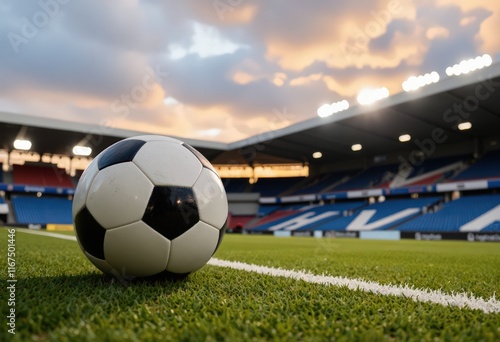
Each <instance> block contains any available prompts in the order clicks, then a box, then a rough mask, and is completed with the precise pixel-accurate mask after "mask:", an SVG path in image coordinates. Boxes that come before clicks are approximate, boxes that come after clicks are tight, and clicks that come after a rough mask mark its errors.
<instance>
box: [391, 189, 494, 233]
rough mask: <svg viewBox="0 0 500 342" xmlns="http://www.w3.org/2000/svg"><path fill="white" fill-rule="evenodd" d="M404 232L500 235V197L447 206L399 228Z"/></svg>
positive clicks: (470, 198)
mask: <svg viewBox="0 0 500 342" xmlns="http://www.w3.org/2000/svg"><path fill="white" fill-rule="evenodd" d="M397 229H398V230H401V231H455V232H458V231H464V232H471V231H481V232H490V231H500V195H477V196H476V195H474V196H467V195H465V196H464V197H462V198H460V199H458V200H455V201H451V202H448V203H445V204H443V205H442V207H441V208H438V210H437V211H436V212H434V213H428V214H426V215H422V216H420V217H417V218H415V219H414V220H411V221H409V222H406V223H404V224H402V225H401V226H399V227H398V228H397Z"/></svg>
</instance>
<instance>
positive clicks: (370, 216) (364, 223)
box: [314, 197, 441, 231]
mask: <svg viewBox="0 0 500 342" xmlns="http://www.w3.org/2000/svg"><path fill="white" fill-rule="evenodd" d="M440 200H441V198H440V197H428V198H418V199H390V200H387V201H385V202H381V203H375V204H372V205H369V206H367V207H363V208H361V209H360V210H358V211H356V212H355V213H353V215H350V216H344V217H339V218H336V219H333V220H330V221H328V222H325V223H323V224H321V225H318V226H315V227H314V230H353V231H357V230H385V229H390V228H393V227H395V226H397V225H398V224H400V223H402V222H405V221H407V220H410V219H411V218H414V217H416V216H418V215H421V214H422V213H423V212H425V211H426V210H427V208H428V207H429V206H432V205H434V204H435V203H437V202H439V201H440Z"/></svg>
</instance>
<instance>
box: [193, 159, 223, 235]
mask: <svg viewBox="0 0 500 342" xmlns="http://www.w3.org/2000/svg"><path fill="white" fill-rule="evenodd" d="M193 192H194V195H195V197H196V203H197V204H198V212H199V215H200V220H201V221H203V222H205V223H208V224H210V225H212V226H214V227H216V228H217V229H220V228H222V226H223V225H224V223H225V222H226V220H227V215H228V205H227V196H226V191H225V190H224V185H223V184H222V181H221V180H220V178H219V176H218V175H216V174H215V173H214V172H213V171H211V170H209V169H207V168H203V170H202V171H201V174H200V177H198V180H197V181H196V183H195V184H194V186H193Z"/></svg>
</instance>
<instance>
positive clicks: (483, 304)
mask: <svg viewBox="0 0 500 342" xmlns="http://www.w3.org/2000/svg"><path fill="white" fill-rule="evenodd" d="M16 231H17V232H23V233H30V234H36V235H45V236H50V237H55V238H59V239H65V240H73V241H76V237H75V236H70V235H63V234H57V233H47V232H40V231H32V230H20V229H17V230H16ZM208 264H209V265H212V266H218V267H226V268H232V269H235V270H241V271H246V272H254V273H258V274H264V275H270V276H274V277H284V278H291V279H296V280H302V281H306V282H308V283H312V284H322V285H328V286H337V287H343V286H345V287H347V288H348V289H350V290H358V291H363V292H369V293H374V294H379V295H383V296H398V297H405V298H411V299H412V300H413V301H415V302H424V303H434V304H440V305H442V306H456V307H459V308H465V309H473V310H481V311H483V312H484V313H487V314H489V313H500V302H499V301H497V300H496V299H495V296H493V297H491V298H490V299H488V300H485V299H483V298H480V297H479V298H476V297H474V296H473V295H468V294H466V293H456V294H447V293H444V292H442V291H440V290H430V289H427V290H426V289H424V290H422V289H415V288H412V287H409V286H408V285H404V286H401V285H382V284H379V283H376V282H373V281H366V280H361V279H349V278H344V277H333V276H328V275H315V274H312V273H309V272H304V271H294V270H285V269H282V268H274V267H266V266H260V265H254V264H246V263H243V262H239V261H228V260H221V259H216V258H212V259H210V260H209V261H208Z"/></svg>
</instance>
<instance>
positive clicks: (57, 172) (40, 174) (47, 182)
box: [12, 165, 74, 188]
mask: <svg viewBox="0 0 500 342" xmlns="http://www.w3.org/2000/svg"><path fill="white" fill-rule="evenodd" d="M12 174H13V181H14V184H21V185H38V186H55V187H65V188H72V187H74V184H73V182H72V181H71V179H70V178H69V176H68V175H67V174H66V172H65V171H64V170H62V169H59V168H56V167H51V166H38V165H14V167H13V170H12Z"/></svg>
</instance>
